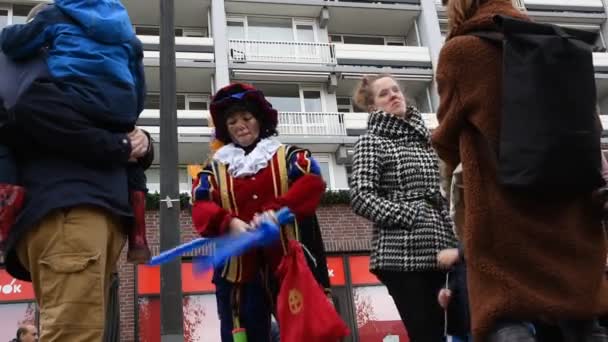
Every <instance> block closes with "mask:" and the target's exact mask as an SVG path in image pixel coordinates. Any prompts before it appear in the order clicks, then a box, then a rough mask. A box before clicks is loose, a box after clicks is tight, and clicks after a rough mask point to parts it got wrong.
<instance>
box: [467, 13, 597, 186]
mask: <svg viewBox="0 0 608 342" xmlns="http://www.w3.org/2000/svg"><path fill="white" fill-rule="evenodd" d="M494 22H495V23H496V27H497V29H498V31H476V32H471V33H469V35H474V36H477V37H480V38H483V39H484V40H488V41H491V42H494V43H498V44H501V45H502V48H503V76H502V116H501V127H500V141H499V150H498V151H497V152H498V153H497V155H498V171H497V172H498V180H499V182H500V183H501V184H502V185H504V186H506V187H509V188H512V189H521V190H524V191H527V192H528V191H530V190H531V191H532V192H543V193H545V192H548V191H555V192H564V191H566V192H574V193H582V192H586V191H590V190H594V189H597V188H598V187H601V186H602V185H604V181H603V179H602V176H601V156H600V153H601V145H600V144H601V142H600V137H601V130H602V129H601V124H600V121H599V117H598V113H597V111H596V89H595V75H594V68H593V59H592V58H593V57H592V45H593V43H594V42H595V39H596V37H597V36H596V34H594V33H590V32H586V31H580V30H574V29H566V28H561V27H559V26H556V25H548V24H539V23H533V22H529V21H524V20H519V19H515V18H511V17H506V16H500V15H498V16H496V17H494Z"/></svg>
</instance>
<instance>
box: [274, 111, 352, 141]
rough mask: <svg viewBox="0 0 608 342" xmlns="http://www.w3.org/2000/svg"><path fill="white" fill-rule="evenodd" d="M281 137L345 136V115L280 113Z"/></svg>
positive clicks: (279, 128) (279, 129)
mask: <svg viewBox="0 0 608 342" xmlns="http://www.w3.org/2000/svg"><path fill="white" fill-rule="evenodd" d="M278 131H279V133H280V134H281V135H317V136H328V135H329V136H345V135H346V127H345V126H344V113H310V112H308V113H300V112H281V113H279V127H278Z"/></svg>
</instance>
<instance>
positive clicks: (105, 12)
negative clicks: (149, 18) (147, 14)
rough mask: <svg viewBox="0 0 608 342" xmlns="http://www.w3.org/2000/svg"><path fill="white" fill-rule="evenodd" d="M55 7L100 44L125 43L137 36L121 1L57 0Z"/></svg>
mask: <svg viewBox="0 0 608 342" xmlns="http://www.w3.org/2000/svg"><path fill="white" fill-rule="evenodd" d="M55 6H57V7H58V8H59V9H60V10H61V11H62V12H63V13H65V14H66V15H68V16H69V17H70V18H72V19H74V20H75V21H76V22H78V24H80V26H82V27H83V28H84V30H85V31H86V33H87V34H88V35H89V36H90V37H91V38H93V39H95V40H97V41H99V42H102V43H108V44H116V43H124V42H127V41H129V40H131V39H132V38H133V36H134V35H135V33H134V32H133V26H132V25H131V20H130V19H129V13H127V10H126V8H125V7H124V6H123V5H122V4H121V3H120V0H55Z"/></svg>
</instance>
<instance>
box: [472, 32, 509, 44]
mask: <svg viewBox="0 0 608 342" xmlns="http://www.w3.org/2000/svg"><path fill="white" fill-rule="evenodd" d="M467 35H469V36H475V37H479V38H481V39H483V40H486V41H489V42H492V43H495V44H500V45H502V42H503V41H504V40H505V35H504V34H502V33H500V32H497V31H473V32H469V33H467Z"/></svg>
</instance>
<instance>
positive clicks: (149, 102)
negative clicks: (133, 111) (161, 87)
mask: <svg viewBox="0 0 608 342" xmlns="http://www.w3.org/2000/svg"><path fill="white" fill-rule="evenodd" d="M144 109H160V95H159V94H147V95H146V101H145V102H144Z"/></svg>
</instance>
